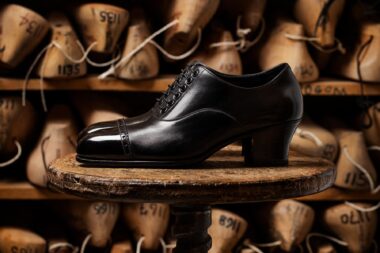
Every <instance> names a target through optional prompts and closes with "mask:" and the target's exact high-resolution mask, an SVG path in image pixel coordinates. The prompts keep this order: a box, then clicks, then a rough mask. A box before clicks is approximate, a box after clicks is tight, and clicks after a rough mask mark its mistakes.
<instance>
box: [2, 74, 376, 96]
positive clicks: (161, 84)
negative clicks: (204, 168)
mask: <svg viewBox="0 0 380 253" xmlns="http://www.w3.org/2000/svg"><path fill="white" fill-rule="evenodd" d="M172 82H173V76H172V75H164V76H159V77H157V78H153V79H148V80H141V81H126V80H120V79H114V78H113V79H107V80H99V79H98V78H97V77H96V76H88V77H84V78H77V79H70V80H47V79H45V80H44V89H45V90H98V91H129V92H162V91H165V90H166V88H167V86H168V85H169V84H170V83H172ZM22 87H23V80H22V79H13V78H0V90H8V91H16V90H21V89H22ZM301 87H302V92H303V94H304V95H310V96H357V95H360V85H359V83H358V82H355V81H350V80H336V79H327V78H323V79H321V80H318V81H315V82H310V83H303V84H301ZM39 89H40V80H39V79H31V80H30V81H29V84H28V90H39ZM364 92H365V94H366V95H369V96H380V83H370V84H364Z"/></svg>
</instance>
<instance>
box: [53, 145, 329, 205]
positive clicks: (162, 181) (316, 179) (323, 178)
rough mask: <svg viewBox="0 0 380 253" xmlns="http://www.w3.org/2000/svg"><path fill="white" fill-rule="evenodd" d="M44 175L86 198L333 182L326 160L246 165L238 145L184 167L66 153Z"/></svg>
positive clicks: (280, 189) (208, 200)
mask: <svg viewBox="0 0 380 253" xmlns="http://www.w3.org/2000/svg"><path fill="white" fill-rule="evenodd" d="M47 177H48V182H49V183H48V184H49V187H50V188H53V189H55V190H58V191H62V192H66V193H70V194H74V195H77V196H81V197H86V198H96V199H101V200H118V201H126V202H163V203H173V204H174V203H177V204H178V203H187V204H197V203H199V204H215V203H237V202H253V201H266V200H276V199H284V198H292V197H299V196H303V195H308V194H313V193H317V192H320V191H323V190H325V189H327V188H328V187H330V186H332V185H333V183H334V180H335V167H334V165H333V164H332V163H330V162H328V161H326V160H322V159H317V158H307V157H298V156H293V155H292V156H290V159H289V165H288V166H286V167H258V168H252V167H247V166H245V165H244V162H243V157H242V156H241V148H240V147H238V146H232V145H231V146H228V147H226V148H224V149H222V150H221V151H219V152H217V153H216V154H214V155H213V156H212V157H210V158H209V159H208V160H207V161H205V162H204V163H203V164H201V165H199V166H198V167H189V168H170V169H167V168H166V169H165V168H97V167H85V166H83V165H81V164H80V163H78V162H76V160H75V155H74V154H71V155H68V156H66V157H64V158H62V159H59V160H57V161H55V162H53V163H52V164H51V165H50V167H49V169H48V173H47Z"/></svg>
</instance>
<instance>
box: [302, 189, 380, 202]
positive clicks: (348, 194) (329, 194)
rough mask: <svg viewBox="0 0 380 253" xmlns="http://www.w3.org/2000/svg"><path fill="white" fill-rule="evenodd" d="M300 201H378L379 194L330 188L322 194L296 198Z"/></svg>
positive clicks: (379, 198) (379, 199)
mask: <svg viewBox="0 0 380 253" xmlns="http://www.w3.org/2000/svg"><path fill="white" fill-rule="evenodd" d="M297 200H302V201H345V200H350V201H380V193H377V194H371V193H369V192H361V191H348V190H344V189H339V188H335V187H332V188H330V189H328V190H326V191H324V192H320V193H317V194H313V195H309V196H304V197H300V198H297Z"/></svg>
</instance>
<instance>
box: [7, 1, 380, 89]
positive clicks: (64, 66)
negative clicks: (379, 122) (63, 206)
mask: <svg viewBox="0 0 380 253" xmlns="http://www.w3.org/2000/svg"><path fill="white" fill-rule="evenodd" d="M149 4H154V3H149ZM345 4H346V1H345V0H336V1H331V0H329V1H325V0H315V1H311V2H310V1H307V0H297V1H295V4H294V6H293V16H294V19H295V20H296V21H293V20H292V19H291V18H284V17H277V18H275V20H276V22H274V25H273V27H267V28H265V22H264V10H265V6H266V0H255V1H244V0H226V1H219V0H212V1H206V0H196V1H191V2H189V1H187V0H173V1H163V3H162V4H161V3H160V8H158V9H161V10H162V11H161V12H162V13H163V16H164V17H163V18H162V19H163V20H164V22H167V23H169V22H171V21H173V20H177V22H178V23H176V25H174V26H172V27H170V28H169V29H168V30H167V31H166V32H165V35H164V48H165V50H166V51H167V52H168V53H170V54H174V55H181V54H186V52H188V51H189V50H190V49H191V48H192V46H193V45H194V44H196V40H197V32H198V31H199V29H201V30H202V29H204V28H205V26H206V25H207V24H208V23H209V22H210V20H211V19H212V17H213V16H215V20H217V19H218V18H219V19H222V20H227V21H228V22H229V23H234V24H235V22H236V20H237V19H238V17H241V19H240V21H239V27H238V29H237V31H236V34H237V35H236V36H237V38H234V37H233V35H232V33H231V32H230V31H229V30H228V29H226V28H225V27H227V26H225V27H224V26H223V25H211V26H210V31H207V35H206V39H205V40H204V42H203V43H202V46H201V47H200V48H199V50H197V51H196V52H195V54H193V55H191V56H190V57H188V58H187V60H186V62H189V61H193V60H200V61H203V62H204V63H205V64H207V65H209V66H210V67H212V68H215V69H216V70H219V71H221V72H224V73H227V74H241V73H242V72H243V66H242V61H241V59H240V54H239V51H241V52H245V51H247V49H248V46H249V45H251V44H255V43H253V42H252V40H253V41H255V40H254V39H252V37H254V36H256V35H257V36H258V37H257V39H260V40H259V43H258V44H257V45H255V46H253V47H252V48H251V50H249V51H248V52H247V53H246V56H245V57H244V58H245V59H246V60H247V61H246V62H247V67H249V66H251V65H253V64H252V63H257V65H258V67H259V68H260V69H261V70H266V69H269V68H271V67H273V66H275V65H277V64H279V63H282V62H288V63H289V64H290V66H291V67H292V69H293V71H294V73H295V74H296V77H297V78H298V80H299V81H301V82H304V81H312V80H316V79H317V78H318V77H319V70H318V67H320V68H323V67H324V66H325V65H326V64H327V61H328V59H329V58H330V56H331V53H332V51H334V50H335V49H340V51H341V53H337V54H334V61H332V62H333V64H332V66H331V72H333V73H335V74H338V75H341V76H344V77H348V78H351V79H356V80H357V79H359V75H361V79H362V80H363V81H369V82H378V81H380V74H379V72H378V71H377V66H378V65H379V64H380V48H379V46H378V45H379V44H380V43H379V40H380V37H379V36H380V23H370V22H365V21H363V20H361V21H358V22H359V23H360V25H359V28H358V29H359V35H358V36H354V35H350V40H354V42H355V43H354V47H353V48H350V49H347V50H346V51H347V52H346V53H344V54H342V53H343V51H344V50H343V49H342V47H339V43H338V42H337V39H336V37H335V30H336V26H337V23H338V21H339V18H340V16H342V12H343V9H344V6H345ZM359 7H360V6H354V7H353V8H352V10H353V11H354V10H356V9H358V8H359ZM217 10H218V12H217ZM72 12H73V15H74V18H75V22H76V23H77V24H78V27H79V32H80V37H81V38H83V45H84V46H82V44H80V42H79V43H78V38H77V35H76V33H75V30H74V28H73V27H72V26H71V24H70V22H69V20H68V19H67V18H66V17H65V16H64V14H63V13H52V14H51V15H50V16H49V17H48V20H45V19H44V18H43V17H42V16H40V15H39V14H37V13H36V12H34V11H32V10H30V9H27V8H25V7H22V6H19V5H15V4H10V5H6V6H4V7H3V8H2V9H1V11H0V18H1V20H0V25H1V24H2V26H3V28H2V29H0V30H2V34H0V38H1V44H0V45H1V46H0V49H1V50H0V51H1V52H0V62H2V63H4V64H5V65H6V66H8V67H10V68H14V67H16V66H17V65H18V64H19V63H20V62H22V61H23V60H24V59H25V57H26V56H27V55H29V54H30V53H31V52H32V51H33V50H34V49H35V48H36V47H37V46H38V45H39V43H41V41H42V39H43V38H44V37H45V35H46V34H47V33H48V30H49V29H51V30H52V33H51V39H50V40H51V43H50V44H49V45H50V46H49V48H47V51H46V53H45V54H44V57H43V59H42V60H41V61H40V63H39V67H38V73H37V74H38V75H39V76H43V77H45V78H73V77H78V76H83V75H85V74H86V59H85V58H87V57H86V55H84V49H83V48H84V47H85V48H90V49H91V50H90V51H92V52H96V53H101V54H111V53H113V52H115V50H116V48H117V43H118V41H119V39H120V36H121V34H122V32H123V30H124V29H125V28H126V26H127V24H128V23H129V26H128V29H127V39H126V42H125V46H124V50H123V53H122V57H126V56H127V55H129V54H130V53H131V52H132V51H134V50H135V49H136V48H137V47H138V46H140V45H141V44H142V43H143V42H144V40H145V39H147V38H148V37H149V36H150V35H151V31H150V28H149V23H148V21H147V18H146V15H145V14H144V11H143V9H142V8H138V7H134V8H132V9H131V10H130V11H129V10H127V9H124V8H122V7H118V6H113V5H110V4H98V3H96V4H95V3H86V4H81V5H79V6H77V7H76V8H75V9H74V10H73V11H72ZM14 13H19V14H20V15H13V14H14ZM215 13H216V14H215ZM214 14H215V15H214ZM268 15H270V13H268ZM288 16H290V15H288ZM272 19H273V18H272V17H271V18H270V20H272ZM297 22H298V23H297ZM211 23H213V24H214V23H216V22H211ZM219 23H220V22H219ZM19 24H21V25H19ZM264 29H265V33H264V36H263V37H262V38H261V35H262V33H263V31H264ZM258 30H259V31H258ZM233 33H235V32H233ZM236 36H235V37H236ZM306 41H308V42H310V43H311V44H312V45H313V47H311V48H317V49H318V50H316V52H315V53H314V55H316V57H315V60H316V62H317V63H316V62H315V61H314V60H313V59H312V57H311V56H310V54H309V52H308V47H307V44H306V43H307V42H306ZM314 51H315V50H314ZM167 55H168V54H166V56H167ZM357 59H360V61H358V60H357ZM73 60H74V61H73ZM88 62H90V63H91V61H88ZM358 64H360V66H359V67H358ZM317 65H318V67H317ZM358 69H359V71H358ZM158 72H159V60H158V56H157V50H156V48H155V46H154V44H153V43H147V44H146V45H145V46H144V47H143V48H141V49H140V50H137V52H136V53H135V54H134V56H133V57H132V58H130V59H129V60H127V61H126V62H124V63H123V64H120V65H117V67H116V69H115V73H114V74H115V75H116V76H118V77H120V78H124V79H133V80H137V79H145V78H150V77H154V76H156V75H157V74H158ZM359 72H360V73H359Z"/></svg>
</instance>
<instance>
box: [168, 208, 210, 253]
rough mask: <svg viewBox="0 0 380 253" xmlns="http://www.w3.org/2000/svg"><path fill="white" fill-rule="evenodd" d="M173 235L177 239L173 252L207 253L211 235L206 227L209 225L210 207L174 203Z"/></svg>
mask: <svg viewBox="0 0 380 253" xmlns="http://www.w3.org/2000/svg"><path fill="white" fill-rule="evenodd" d="M172 212H173V214H174V216H175V218H176V219H175V223H174V226H173V235H174V236H175V238H176V239H177V246H176V248H175V249H174V253H207V252H208V250H209V249H210V248H211V237H210V236H209V234H208V232H207V229H208V227H209V226H210V225H211V207H210V206H207V205H174V206H173V207H172Z"/></svg>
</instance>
